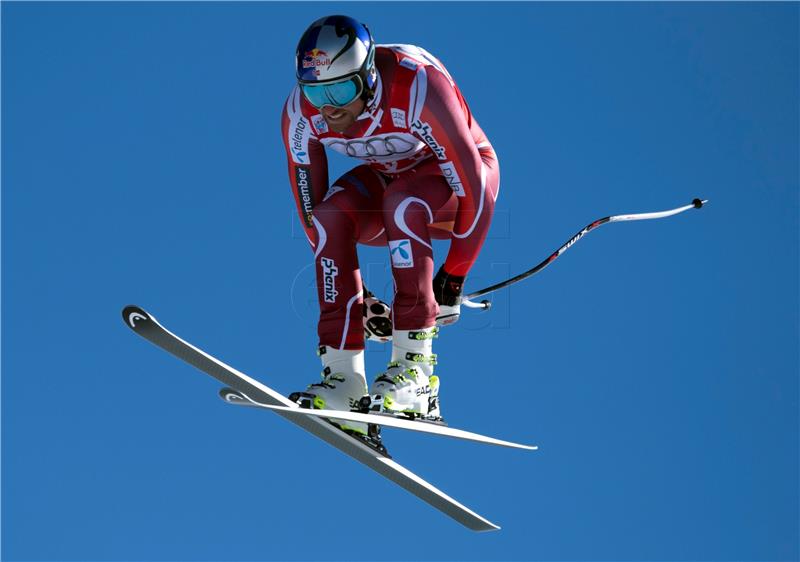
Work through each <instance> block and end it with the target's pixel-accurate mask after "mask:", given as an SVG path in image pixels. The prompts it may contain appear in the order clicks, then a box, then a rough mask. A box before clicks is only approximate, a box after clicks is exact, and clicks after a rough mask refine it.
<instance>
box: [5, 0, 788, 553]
mask: <svg viewBox="0 0 800 562" xmlns="http://www.w3.org/2000/svg"><path fill="white" fill-rule="evenodd" d="M332 11H344V12H346V13H348V14H349V15H352V16H354V17H356V18H359V19H360V20H361V21H364V22H366V23H367V24H368V25H369V26H370V28H371V30H372V31H373V33H374V35H375V37H376V39H377V40H378V41H379V42H386V43H396V42H402V43H412V44H418V45H420V46H423V47H425V48H427V49H428V50H430V51H431V52H433V53H435V54H436V55H438V56H439V57H440V58H441V59H442V61H443V62H444V63H445V65H446V66H447V67H448V69H449V70H450V72H451V74H452V75H453V76H454V77H455V79H456V81H457V82H458V83H459V85H460V87H461V89H462V91H463V93H464V95H465V97H466V98H467V100H468V102H469V104H470V107H471V109H472V110H473V113H474V114H475V115H476V117H477V119H478V120H479V122H480V124H481V126H482V127H483V129H484V130H485V131H486V133H487V134H488V135H489V137H490V139H491V140H492V142H493V144H494V146H495V148H496V150H497V153H498V155H499V158H500V163H501V175H502V179H501V192H500V197H499V199H498V202H497V213H496V216H495V221H494V224H493V227H492V231H491V233H490V235H489V239H488V240H487V242H486V245H485V247H484V251H483V253H482V255H481V257H480V259H479V262H478V264H477V265H476V267H475V269H474V270H473V272H472V275H471V276H470V278H469V279H468V280H467V290H468V291H469V290H474V289H477V288H480V287H482V286H484V285H486V284H489V283H493V282H495V281H499V280H501V279H503V278H505V277H508V276H509V275H512V274H515V273H517V272H520V271H523V270H525V269H528V268H529V267H530V266H532V265H533V264H535V263H537V262H538V261H539V260H541V259H542V258H544V257H545V256H546V255H547V254H548V253H549V252H550V251H552V250H553V249H555V248H556V247H558V246H559V245H560V244H561V243H562V242H564V241H565V240H566V239H567V238H568V237H569V236H570V235H572V234H573V233H574V232H575V231H577V230H578V229H579V228H581V227H582V226H583V225H585V224H586V223H588V222H590V221H592V220H594V219H596V218H599V217H602V216H605V215H609V214H617V213H631V212H643V211H655V210H661V209H666V208H671V207H675V206H678V205H683V204H686V203H688V202H690V201H691V199H692V198H693V197H696V196H701V197H706V198H708V199H710V200H711V203H710V204H709V205H708V206H707V207H706V208H705V209H703V210H702V211H700V212H695V211H692V212H690V213H686V214H683V215H680V216H679V217H676V218H671V219H667V220H664V221H652V222H644V223H631V224H615V225H608V226H605V227H603V228H601V229H600V230H598V231H597V232H595V233H592V234H591V235H590V236H589V237H587V238H586V239H585V240H584V241H581V242H580V243H579V244H578V245H577V246H575V247H574V248H573V249H571V250H570V251H569V252H568V253H567V254H566V255H565V256H563V257H562V258H561V259H560V260H559V261H558V262H557V263H556V264H554V265H553V266H551V268H549V269H548V270H547V271H546V272H544V273H543V274H541V275H540V276H537V277H534V278H533V279H530V280H528V281H525V282H524V283H521V284H519V285H517V286H515V287H513V288H512V289H510V290H505V291H502V292H500V293H498V294H497V295H495V298H494V307H493V309H492V310H491V311H490V312H487V313H478V312H472V311H468V312H465V313H464V316H463V318H462V320H461V321H460V322H459V323H458V324H457V325H455V326H453V327H451V328H448V329H446V330H443V333H442V336H441V337H440V338H439V340H438V342H437V349H436V351H437V352H438V353H439V357H440V365H439V367H438V374H439V375H440V376H441V380H442V400H443V405H442V407H443V413H444V414H445V416H446V417H447V418H448V421H449V422H450V424H451V425H453V426H455V427H460V428H464V429H470V430H474V431H479V432H482V433H487V434H490V435H496V436H498V437H501V438H506V439H512V440H518V441H523V442H533V443H536V444H538V445H539V446H540V450H539V451H538V452H535V453H531V452H524V451H511V450H501V449H496V448H491V447H482V446H480V445H477V444H472V443H462V442H456V441H451V440H443V439H437V438H435V437H430V436H423V435H417V434H407V433H404V432H399V431H391V430H387V431H386V432H385V440H386V441H387V444H388V446H389V448H390V450H391V452H392V453H393V455H394V457H395V458H396V459H397V460H398V461H399V462H401V463H403V464H404V465H406V466H407V467H409V468H410V469H412V470H414V471H416V472H418V473H419V474H420V475H421V476H423V477H425V478H428V479H430V480H431V481H432V482H433V483H435V484H436V485H438V486H439V487H441V488H442V489H443V490H444V491H445V492H447V493H449V494H451V495H452V496H454V497H456V498H457V499H459V500H460V501H462V502H463V503H465V504H466V505H468V506H469V507H471V508H472V509H474V510H476V511H477V512H479V513H481V514H482V515H484V516H486V517H487V518H489V519H491V520H492V521H494V522H496V523H498V524H499V525H501V526H502V527H503V530H502V531H500V532H498V533H491V534H483V535H476V534H472V533H470V532H469V531H466V530H465V529H463V528H462V527H460V526H459V525H457V524H455V523H453V522H452V521H450V520H449V519H447V518H445V517H443V516H442V515H441V514H440V513H438V512H437V511H435V510H433V509H431V508H429V507H428V506H427V505H425V504H423V503H421V502H420V501H418V500H417V499H416V498H414V497H412V496H410V495H408V494H406V493H405V492H403V491H402V490H400V489H399V488H396V487H395V486H393V485H392V484H391V483H389V482H387V481H384V480H383V479H381V478H380V477H378V476H375V475H373V474H372V473H370V472H369V471H367V470H366V469H365V468H363V467H361V466H360V465H358V464H356V463H354V462H353V461H352V460H351V459H349V458H347V457H345V456H344V455H341V454H340V453H339V452H337V451H335V450H333V449H331V448H329V447H327V446H326V445H324V444H323V443H321V442H319V441H317V440H316V439H314V438H312V437H310V436H308V435H307V434H305V433H303V432H302V431H301V430H299V429H297V428H295V427H294V426H292V425H290V424H287V423H285V422H284V421H283V420H281V419H279V418H278V417H276V416H274V415H271V414H270V413H268V412H262V411H251V410H244V411H243V410H239V409H235V408H232V407H229V406H227V405H225V404H224V403H222V402H221V401H220V400H219V399H218V398H217V396H216V390H217V385H216V383H215V381H213V380H211V379H210V378H208V377H207V376H205V375H203V374H202V373H200V372H198V371H195V370H193V369H192V368H191V367H189V366H187V365H184V364H182V363H181V362H179V361H177V360H176V359H174V358H172V357H170V356H168V355H166V354H165V353H163V352H162V351H161V350H159V349H157V348H155V347H153V346H152V345H150V344H149V343H147V342H145V341H144V340H142V339H140V338H137V337H136V336H135V335H134V334H132V333H131V332H130V330H128V329H127V328H126V327H125V326H124V325H123V324H122V322H121V320H120V317H119V311H120V309H121V308H122V307H123V306H124V305H126V304H138V305H141V306H143V307H144V308H146V309H148V310H149V311H151V312H152V313H153V314H155V315H156V316H157V317H158V318H159V320H161V321H162V322H163V323H164V324H165V325H166V326H167V327H168V328H170V329H172V330H173V331H175V332H176V333H178V334H180V335H182V336H183V337H185V338H187V339H188V340H190V341H192V342H193V343H195V344H196V345H198V346H200V347H202V348H204V349H205V350H207V351H208V352H210V353H212V354H214V355H216V356H218V357H219V358H221V359H222V360H224V361H226V362H228V363H230V364H232V365H233V366H235V367H237V368H238V369H240V370H242V371H245V372H247V373H249V374H250V375H252V376H254V377H256V378H258V379H260V380H262V381H263V382H264V383H266V384H268V385H270V386H272V387H274V388H276V389H277V390H280V391H282V392H285V393H289V392H291V391H292V390H296V389H299V388H302V387H304V386H305V385H306V384H308V383H309V382H312V381H314V380H316V377H317V376H318V371H319V364H318V359H317V358H316V356H315V354H314V347H315V343H316V338H315V317H316V313H317V312H316V304H315V302H314V296H313V293H312V292H311V290H310V284H311V283H312V278H311V270H310V269H309V264H310V262H311V257H312V256H311V254H310V252H309V251H308V248H307V244H306V242H305V240H304V239H303V236H302V233H301V232H300V230H299V228H297V225H296V222H297V219H296V218H295V214H294V210H293V207H292V199H291V193H290V190H289V187H288V184H287V179H286V171H285V162H284V156H283V150H282V147H281V141H280V134H279V116H280V110H281V104H282V102H283V100H284V99H285V97H286V95H287V94H288V92H289V90H290V88H291V87H292V81H293V66H292V58H293V50H294V46H295V44H296V41H297V38H298V37H299V35H300V34H301V33H302V31H303V30H304V29H305V27H306V25H307V24H308V23H310V22H311V21H312V20H314V19H316V18H317V17H319V16H321V15H325V14H328V13H330V12H332ZM798 66H799V65H798V4H797V3H780V4H752V3H735V4H726V3H713V4H695V3H658V4H642V3H635V4H591V5H589V4H578V3H569V4H529V3H508V4H492V5H489V4H483V3H470V4H458V3H447V4H428V3H424V4H423V3H414V4H394V3H391V4H390V3H386V4H380V5H374V4H372V3H353V4H345V5H342V4H316V3H298V4H296V5H290V4H281V3H231V4H217V3H202V4H198V3H177V4H172V3H113V4H107V3H82V4H73V3H10V2H3V3H2V351H3V353H2V539H3V540H2V558H3V560H20V561H21V560H609V559H617V560H623V559H624V560H656V559H657V560H797V559H798V557H799V556H800V554H799V553H798V528H800V524H799V523H800V522H799V521H798V478H797V474H798V394H799V393H798V335H799V334H798V183H799V182H798V152H799V151H800V150H799V149H800V147H799V146H798V136H799V135H798V122H799V119H798V99H800V93H799V92H798ZM352 165H353V163H350V162H348V161H346V160H345V159H343V158H342V159H340V158H336V159H333V160H332V162H331V167H332V170H333V171H332V175H333V177H335V175H336V174H337V173H341V172H343V171H345V170H347V169H348V168H349V167H350V166H352ZM436 250H437V256H438V257H439V258H441V257H442V256H443V255H444V251H445V250H446V247H445V246H444V245H439V246H438V247H437V248H436ZM387 262H388V257H387V253H386V251H385V250H383V249H369V250H366V251H364V252H362V253H361V263H362V270H363V273H364V275H365V277H366V280H367V281H368V283H369V285H370V287H371V288H372V289H373V290H374V291H377V292H379V293H381V294H382V295H384V296H387V291H388V289H389V287H390V286H391V285H390V275H389V271H388V268H387V265H386V264H387ZM387 356H388V350H387V349H386V348H382V347H379V346H375V347H372V346H371V347H370V349H369V351H368V354H367V361H368V369H369V370H370V372H371V373H373V374H374V373H377V372H378V370H379V369H380V368H381V367H383V363H384V362H385V361H386V359H387Z"/></svg>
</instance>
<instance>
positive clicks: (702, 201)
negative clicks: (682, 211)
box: [692, 199, 708, 209]
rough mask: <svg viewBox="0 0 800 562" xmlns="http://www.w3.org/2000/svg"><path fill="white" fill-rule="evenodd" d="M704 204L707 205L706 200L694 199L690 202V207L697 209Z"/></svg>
mask: <svg viewBox="0 0 800 562" xmlns="http://www.w3.org/2000/svg"><path fill="white" fill-rule="evenodd" d="M706 203H708V199H695V200H694V201H692V205H694V208H695V209H699V208H700V207H702V206H703V205H705V204H706Z"/></svg>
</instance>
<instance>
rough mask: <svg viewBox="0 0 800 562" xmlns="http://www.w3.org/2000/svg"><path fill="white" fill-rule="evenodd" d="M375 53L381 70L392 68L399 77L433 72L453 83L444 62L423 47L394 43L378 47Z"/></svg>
mask: <svg viewBox="0 0 800 562" xmlns="http://www.w3.org/2000/svg"><path fill="white" fill-rule="evenodd" d="M375 51H376V53H375V62H376V64H377V65H378V68H379V69H380V68H381V67H384V68H386V67H389V66H391V67H393V68H392V70H393V71H396V72H397V73H398V74H399V75H402V74H409V73H410V74H411V75H417V74H420V73H421V74H427V73H430V72H432V71H433V72H439V73H441V74H443V75H444V76H445V77H447V79H448V80H449V81H452V79H451V78H450V74H449V73H448V72H447V69H446V68H445V66H444V65H443V64H442V62H441V61H440V60H439V59H438V58H436V57H435V56H434V55H433V54H431V53H430V52H429V51H428V50H426V49H424V48H423V47H418V46H417V45H407V44H401V43H393V44H381V45H377V46H376V49H375Z"/></svg>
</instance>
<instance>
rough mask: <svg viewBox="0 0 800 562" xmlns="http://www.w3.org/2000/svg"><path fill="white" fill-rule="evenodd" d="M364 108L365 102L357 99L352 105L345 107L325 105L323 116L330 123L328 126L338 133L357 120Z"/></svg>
mask: <svg viewBox="0 0 800 562" xmlns="http://www.w3.org/2000/svg"><path fill="white" fill-rule="evenodd" d="M363 110H364V102H363V101H361V100H356V101H355V102H353V103H351V104H350V105H346V106H344V107H330V106H327V107H323V108H322V117H323V118H324V119H325V122H326V123H327V124H328V127H330V128H331V129H333V130H334V131H335V132H337V133H343V132H344V131H345V130H346V129H348V128H349V127H350V126H351V125H352V124H353V123H355V122H356V120H357V119H358V116H359V115H360V114H361V112H362V111H363Z"/></svg>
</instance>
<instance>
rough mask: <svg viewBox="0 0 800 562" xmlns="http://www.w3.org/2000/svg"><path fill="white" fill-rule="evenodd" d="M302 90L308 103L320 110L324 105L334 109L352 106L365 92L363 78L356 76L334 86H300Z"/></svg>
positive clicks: (333, 84) (335, 83)
mask: <svg viewBox="0 0 800 562" xmlns="http://www.w3.org/2000/svg"><path fill="white" fill-rule="evenodd" d="M300 89H301V90H303V95H304V96H305V97H306V99H307V100H308V102H309V103H310V104H311V105H313V106H314V107H316V108H317V109H319V108H321V107H322V106H323V105H332V106H334V107H344V106H346V105H350V104H351V103H353V102H354V101H356V99H358V97H359V96H360V95H361V92H363V91H364V84H363V82H362V81H361V77H360V76H359V75H358V74H356V75H354V76H351V77H350V78H348V79H347V80H343V81H341V82H334V83H332V84H331V83H328V84H300Z"/></svg>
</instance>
